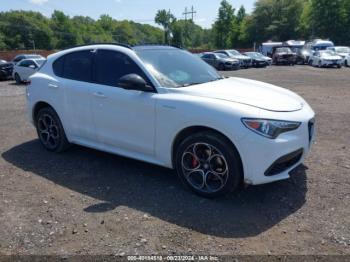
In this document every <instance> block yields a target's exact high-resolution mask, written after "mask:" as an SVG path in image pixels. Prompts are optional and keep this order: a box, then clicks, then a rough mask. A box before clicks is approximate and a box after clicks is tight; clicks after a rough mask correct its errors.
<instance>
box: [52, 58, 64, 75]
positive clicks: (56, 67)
mask: <svg viewBox="0 0 350 262" xmlns="http://www.w3.org/2000/svg"><path fill="white" fill-rule="evenodd" d="M63 65H64V56H62V57H60V58H58V59H56V61H55V62H53V64H52V69H53V73H54V74H55V75H56V76H59V77H63Z"/></svg>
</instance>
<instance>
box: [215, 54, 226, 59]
mask: <svg viewBox="0 0 350 262" xmlns="http://www.w3.org/2000/svg"><path fill="white" fill-rule="evenodd" d="M215 55H216V57H218V58H227V55H224V54H215Z"/></svg>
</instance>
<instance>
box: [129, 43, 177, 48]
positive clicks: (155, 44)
mask: <svg viewBox="0 0 350 262" xmlns="http://www.w3.org/2000/svg"><path fill="white" fill-rule="evenodd" d="M137 46H170V47H174V48H178V49H183V48H182V47H181V46H177V45H167V44H159V43H145V44H143V43H140V44H136V45H133V46H132V47H137Z"/></svg>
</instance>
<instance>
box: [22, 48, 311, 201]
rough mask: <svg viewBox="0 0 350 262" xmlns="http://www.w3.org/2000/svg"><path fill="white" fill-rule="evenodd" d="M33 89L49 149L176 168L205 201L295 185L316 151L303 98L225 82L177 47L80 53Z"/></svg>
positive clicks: (40, 77) (48, 69)
mask: <svg viewBox="0 0 350 262" xmlns="http://www.w3.org/2000/svg"><path fill="white" fill-rule="evenodd" d="M92 51H93V52H92ZM30 80H31V84H30V85H28V87H27V95H26V98H27V113H28V118H29V120H30V121H31V123H33V125H34V126H35V127H36V129H37V134H38V137H39V140H40V142H41V144H42V145H43V147H44V148H45V149H47V150H48V151H50V152H57V153H58V152H63V151H64V150H65V149H67V148H68V147H69V145H70V143H74V144H79V145H83V146H87V147H91V148H94V149H98V150H102V151H106V152H109V153H114V154H119V155H123V156H126V157H130V158H134V159H138V160H142V161H146V162H149V163H153V164H157V165H160V166H164V167H167V168H174V169H176V171H177V173H178V176H179V177H180V179H181V180H182V181H183V182H184V183H185V184H186V185H187V186H188V187H189V188H190V189H192V190H193V191H194V192H195V193H197V194H199V195H201V196H205V197H215V196H218V195H222V194H227V193H229V192H232V191H234V190H237V189H238V188H239V186H240V185H242V184H244V183H246V184H250V185H258V184H266V183H271V182H275V181H280V180H283V179H288V178H290V173H291V171H292V170H293V169H295V168H296V167H297V166H299V165H300V164H301V163H302V162H303V161H304V160H305V157H306V156H307V155H308V153H309V151H310V149H311V145H312V142H313V141H314V124H315V122H314V117H315V113H314V111H313V110H312V109H311V107H310V106H309V105H308V103H307V102H306V101H305V100H304V99H303V98H301V97H300V96H298V95H297V94H295V93H293V92H291V91H289V90H287V89H283V88H280V87H277V86H273V85H271V84H267V83H262V82H258V81H254V80H248V79H243V78H222V77H221V76H220V75H219V74H218V73H217V71H216V70H215V69H214V68H212V67H211V66H209V65H208V64H206V63H205V62H204V61H203V60H201V59H199V58H197V57H195V56H193V55H192V54H190V53H188V52H187V51H185V50H182V49H178V48H174V47H170V46H133V47H125V46H118V45H107V44H105V45H90V46H82V47H77V48H73V49H69V50H65V51H61V52H59V53H57V54H54V55H51V56H49V58H48V61H47V62H46V63H45V65H44V66H43V67H42V68H41V69H40V72H39V73H36V74H35V75H33V76H32V77H31V78H30Z"/></svg>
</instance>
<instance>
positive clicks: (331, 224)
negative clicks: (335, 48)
mask: <svg viewBox="0 0 350 262" xmlns="http://www.w3.org/2000/svg"><path fill="white" fill-rule="evenodd" d="M224 74H225V75H227V76H240V77H246V78H251V79H256V80H262V81H266V82H269V83H272V84H276V85H279V86H283V87H286V88H289V89H291V90H293V91H295V92H297V93H299V94H300V95H302V96H303V97H305V98H306V100H307V101H308V102H309V103H310V104H311V106H312V107H313V108H314V110H315V111H316V113H317V142H316V144H315V146H314V148H313V150H312V153H311V155H310V156H309V158H308V159H307V161H306V163H305V165H304V166H302V167H300V168H299V169H298V170H297V171H296V172H295V174H294V175H293V177H292V179H290V180H288V181H282V182H278V183H275V184H270V185H263V186H256V187H249V188H247V189H245V190H242V191H240V192H239V193H236V194H234V195H231V196H228V197H225V198H221V199H215V200H207V199H202V198H200V197H197V196H195V195H193V194H192V193H191V192H189V191H187V190H186V189H184V188H183V187H182V185H181V184H180V182H179V181H178V179H177V178H176V176H175V174H174V172H173V171H171V170H167V169H164V168H160V167H157V166H153V165H149V164H146V163H142V162H138V161H134V160H130V159H126V158H123V157H119V156H114V155H110V154H106V153H102V152H98V151H95V150H91V149H87V148H83V147H78V146H74V147H73V148H71V149H70V150H69V151H68V152H66V153H64V154H52V153H48V152H46V151H45V150H43V148H42V147H41V146H40V145H39V142H38V140H37V137H36V133H35V130H34V128H33V127H32V126H31V125H30V124H28V123H27V121H26V116H25V96H24V93H25V87H24V86H17V85H15V84H13V82H9V81H7V82H0V119H1V121H0V236H1V237H0V254H36V255H44V254H46V255H48V254H50V255H52V254H59V255H81V254H84V255H85V254H94V255H101V254H105V255H128V254H133V255H135V254H140V255H141V254H142V255H146V254H147V255H151V254H163V255H168V254H212V255H224V254H235V255H242V254H265V255H267V254H272V255H274V254H276V255H288V254H309V255H311V254H348V255H350V248H349V247H350V205H349V204H350V201H349V200H350V199H349V198H350V180H349V176H350V158H349V155H350V143H349V141H350V131H349V130H350V69H347V68H343V69H341V70H336V69H334V70H333V69H317V68H311V67H306V66H296V67H271V68H268V69H249V70H240V71H236V72H224Z"/></svg>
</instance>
